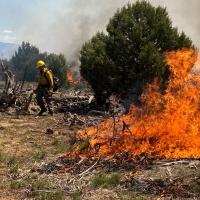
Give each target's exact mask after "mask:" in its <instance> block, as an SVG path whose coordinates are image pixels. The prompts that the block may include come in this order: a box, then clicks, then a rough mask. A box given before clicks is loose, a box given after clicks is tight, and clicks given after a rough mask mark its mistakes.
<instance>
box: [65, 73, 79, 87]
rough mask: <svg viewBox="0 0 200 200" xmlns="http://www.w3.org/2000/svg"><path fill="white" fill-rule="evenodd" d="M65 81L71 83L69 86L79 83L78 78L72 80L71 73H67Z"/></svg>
mask: <svg viewBox="0 0 200 200" xmlns="http://www.w3.org/2000/svg"><path fill="white" fill-rule="evenodd" d="M67 80H68V81H69V82H70V83H71V84H77V83H79V82H80V77H78V79H77V80H75V79H74V76H73V73H72V72H71V71H68V72H67Z"/></svg>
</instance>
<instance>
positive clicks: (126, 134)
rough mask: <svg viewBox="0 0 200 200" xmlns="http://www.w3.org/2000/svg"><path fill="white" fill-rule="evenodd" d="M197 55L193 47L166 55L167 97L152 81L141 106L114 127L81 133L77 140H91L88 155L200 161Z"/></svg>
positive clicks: (109, 122) (106, 125) (107, 123)
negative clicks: (127, 154)
mask: <svg viewBox="0 0 200 200" xmlns="http://www.w3.org/2000/svg"><path fill="white" fill-rule="evenodd" d="M197 55H198V54H197V52H196V51H194V50H190V49H189V50H187V49H184V50H179V51H172V52H168V53H166V59H165V60H166V63H167V65H168V66H169V68H170V71H171V75H170V79H169V82H168V85H167V89H166V91H165V94H164V95H163V94H162V93H161V92H160V85H159V84H158V82H157V81H154V82H153V83H152V84H151V85H149V86H148V87H147V88H146V89H145V91H144V93H143V95H142V96H141V97H140V100H141V102H142V107H136V106H134V105H133V106H132V107H131V109H130V111H129V113H128V114H127V115H124V116H122V117H118V118H117V119H116V120H115V123H113V120H112V119H108V120H106V121H105V122H103V123H102V124H100V125H99V126H98V127H91V128H89V129H88V130H84V131H79V134H78V135H79V136H78V137H79V139H86V138H87V139H88V140H89V144H90V145H89V148H88V150H87V152H86V153H85V154H87V156H94V157H95V156H98V157H99V156H109V155H116V154H119V153H126V152H128V153H129V154H131V155H132V158H134V157H136V156H138V155H141V154H143V153H145V154H146V155H147V156H149V157H153V158H158V159H159V158H167V159H168V158H200V75H198V74H193V73H192V72H191V69H192V67H193V66H194V64H195V62H196V61H197V57H198V56H197ZM114 133H115V134H114Z"/></svg>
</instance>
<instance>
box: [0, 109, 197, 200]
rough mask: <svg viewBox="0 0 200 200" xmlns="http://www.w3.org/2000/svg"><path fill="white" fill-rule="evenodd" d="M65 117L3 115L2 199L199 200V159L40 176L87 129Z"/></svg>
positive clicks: (0, 130) (0, 117) (0, 132)
mask: <svg viewBox="0 0 200 200" xmlns="http://www.w3.org/2000/svg"><path fill="white" fill-rule="evenodd" d="M63 117H64V115H63V114H56V115H54V116H43V117H40V118H37V119H36V118H35V116H34V115H20V116H16V115H15V114H14V113H12V112H4V113H0V199H2V200H21V199H39V200H60V199H61V200H62V199H74V200H78V199H85V200H89V199H91V200H92V199H95V200H101V199H102V200H107V199H109V200H112V199H113V200H114V199H121V200H128V199H137V200H143V199H144V200H146V199H147V200H148V199H157V200H158V199H200V197H199V194H200V172H199V169H200V163H199V161H198V160H182V161H153V163H151V164H149V166H146V167H142V166H137V167H135V168H134V169H132V170H127V171H125V170H120V167H119V168H118V169H117V170H113V171H112V169H109V170H106V169H104V168H102V170H101V169H98V170H96V169H95V170H92V169H91V170H89V171H86V173H81V174H79V173H76V174H75V173H73V174H71V173H70V172H68V173H63V174H57V173H55V172H54V173H50V174H46V173H40V172H38V169H40V168H41V167H42V166H44V165H45V164H48V163H51V162H52V161H54V160H56V159H57V158H58V157H59V156H62V155H64V154H65V153H67V152H68V151H69V150H70V149H72V148H73V145H74V139H75V136H74V135H75V133H76V132H77V131H78V130H79V129H81V128H83V125H77V124H75V125H71V126H69V124H68V123H65V122H66V119H65V120H64V118H63ZM88 168H89V167H88Z"/></svg>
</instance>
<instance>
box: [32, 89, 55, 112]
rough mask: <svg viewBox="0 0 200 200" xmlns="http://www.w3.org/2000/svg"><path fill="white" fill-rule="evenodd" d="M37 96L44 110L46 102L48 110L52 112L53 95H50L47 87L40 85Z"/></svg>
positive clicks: (38, 102)
mask: <svg viewBox="0 0 200 200" xmlns="http://www.w3.org/2000/svg"><path fill="white" fill-rule="evenodd" d="M35 98H36V101H37V104H38V105H39V106H40V108H41V110H42V111H44V110H46V106H45V103H46V105H47V109H48V111H49V112H52V105H51V95H49V93H48V88H47V87H39V88H38V89H37V92H36V97H35Z"/></svg>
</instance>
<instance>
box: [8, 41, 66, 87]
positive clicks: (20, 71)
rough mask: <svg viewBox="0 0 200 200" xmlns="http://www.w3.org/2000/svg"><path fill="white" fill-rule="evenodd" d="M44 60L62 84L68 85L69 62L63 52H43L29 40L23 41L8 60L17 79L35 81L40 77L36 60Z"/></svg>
mask: <svg viewBox="0 0 200 200" xmlns="http://www.w3.org/2000/svg"><path fill="white" fill-rule="evenodd" d="M38 60H44V61H45V63H46V64H47V66H48V67H49V68H50V69H51V70H52V72H53V73H54V75H55V76H57V77H58V78H59V80H60V84H61V85H62V86H67V80H66V74H67V69H68V63H67V60H66V58H65V56H64V55H63V54H59V55H57V54H54V53H47V52H44V53H41V52H40V51H39V49H38V48H37V47H36V46H34V45H31V44H30V43H29V42H22V44H21V45H20V46H19V47H18V49H17V51H16V52H15V54H14V55H13V56H12V58H11V59H10V60H9V61H6V63H7V65H9V67H10V69H11V70H12V71H13V73H14V74H15V76H16V79H17V81H27V82H35V81H36V80H37V77H38V75H39V74H38V70H37V69H36V62H37V61H38Z"/></svg>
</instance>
